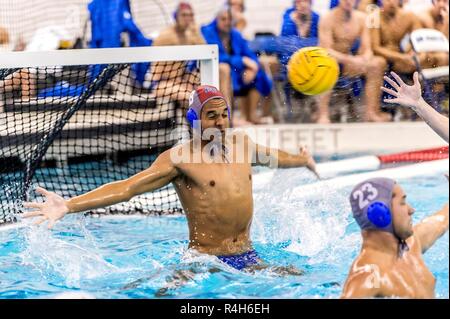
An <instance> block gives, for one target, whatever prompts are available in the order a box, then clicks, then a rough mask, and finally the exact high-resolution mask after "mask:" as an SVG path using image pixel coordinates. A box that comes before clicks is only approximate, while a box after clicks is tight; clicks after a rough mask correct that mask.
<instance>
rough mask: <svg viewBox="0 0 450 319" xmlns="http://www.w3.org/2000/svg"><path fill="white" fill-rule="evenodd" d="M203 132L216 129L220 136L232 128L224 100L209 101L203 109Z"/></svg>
mask: <svg viewBox="0 0 450 319" xmlns="http://www.w3.org/2000/svg"><path fill="white" fill-rule="evenodd" d="M201 120H202V130H203V131H204V130H206V129H216V130H217V133H220V135H222V136H223V135H224V134H225V130H226V129H227V128H229V127H230V121H229V118H228V107H227V104H226V103H225V101H224V100H222V99H212V100H209V101H208V102H207V103H206V104H205V106H204V107H203V109H202V116H201Z"/></svg>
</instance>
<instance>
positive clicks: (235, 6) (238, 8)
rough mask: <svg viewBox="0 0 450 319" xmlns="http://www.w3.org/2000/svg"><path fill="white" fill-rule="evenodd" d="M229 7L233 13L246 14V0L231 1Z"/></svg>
mask: <svg viewBox="0 0 450 319" xmlns="http://www.w3.org/2000/svg"><path fill="white" fill-rule="evenodd" d="M229 5H230V7H231V11H233V12H241V13H242V12H244V0H230V2H229Z"/></svg>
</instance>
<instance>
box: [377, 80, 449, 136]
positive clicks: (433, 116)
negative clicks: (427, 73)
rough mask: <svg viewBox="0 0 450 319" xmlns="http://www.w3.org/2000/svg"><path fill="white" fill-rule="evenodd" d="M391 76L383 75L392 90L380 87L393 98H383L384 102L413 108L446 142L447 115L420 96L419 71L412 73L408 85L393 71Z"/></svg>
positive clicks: (447, 129)
mask: <svg viewBox="0 0 450 319" xmlns="http://www.w3.org/2000/svg"><path fill="white" fill-rule="evenodd" d="M391 75H392V77H393V78H394V79H395V81H394V80H392V79H391V78H389V77H387V76H385V77H384V79H385V80H386V81H387V82H388V83H389V84H390V85H392V87H393V88H394V89H393V90H391V89H388V88H385V87H382V88H381V89H382V90H383V91H384V92H386V93H388V94H390V95H392V96H393V97H394V98H393V99H385V100H384V102H386V103H395V104H400V105H402V106H406V107H410V108H411V109H413V110H414V111H415V112H416V113H417V114H418V115H419V116H420V117H421V118H422V119H423V120H424V121H425V122H426V123H427V124H428V125H429V126H430V127H431V128H432V129H433V130H434V131H435V132H436V133H437V134H438V135H439V136H440V137H442V138H443V139H444V140H445V141H446V142H447V143H448V135H449V134H448V131H449V127H448V125H449V121H448V117H446V116H444V115H442V114H440V113H439V112H437V111H436V110H435V109H434V108H433V107H432V106H430V105H429V104H428V103H427V102H425V100H424V99H423V98H422V89H421V86H420V83H419V73H417V72H415V73H414V84H413V85H412V86H409V85H407V84H405V83H404V82H403V80H402V79H401V78H400V77H399V76H398V75H397V74H396V73H395V72H391Z"/></svg>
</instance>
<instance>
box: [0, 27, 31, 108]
mask: <svg viewBox="0 0 450 319" xmlns="http://www.w3.org/2000/svg"><path fill="white" fill-rule="evenodd" d="M9 42H10V37H9V33H8V30H6V29H5V28H2V27H0V45H8V44H9ZM19 48H20V51H23V48H24V45H23V43H21V40H20V41H19V43H18V45H17V46H16V48H15V49H16V50H18V49H19ZM13 91H20V92H21V99H22V101H29V100H30V99H31V98H32V97H33V96H35V95H36V79H35V76H34V74H32V73H31V72H30V70H29V69H22V70H20V71H16V72H14V73H12V74H10V75H8V76H7V77H5V79H4V80H1V79H0V94H2V95H3V94H5V93H9V92H13Z"/></svg>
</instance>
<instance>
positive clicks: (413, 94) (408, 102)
mask: <svg viewBox="0 0 450 319" xmlns="http://www.w3.org/2000/svg"><path fill="white" fill-rule="evenodd" d="M391 75H392V77H393V78H394V79H395V81H394V80H393V79H391V78H390V77H388V76H385V77H384V80H385V81H386V82H387V83H389V84H390V85H391V86H392V88H393V89H388V88H386V87H381V89H382V90H383V91H384V92H386V93H388V94H389V95H392V96H393V97H394V98H391V99H384V102H385V103H389V104H394V103H395V104H400V105H402V106H406V107H410V108H412V109H414V110H415V109H416V108H417V106H418V105H419V102H420V100H421V98H422V87H421V85H420V82H419V73H417V72H414V84H413V85H407V84H406V83H405V82H403V80H402V79H401V78H400V76H398V74H397V73H395V72H391Z"/></svg>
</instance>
